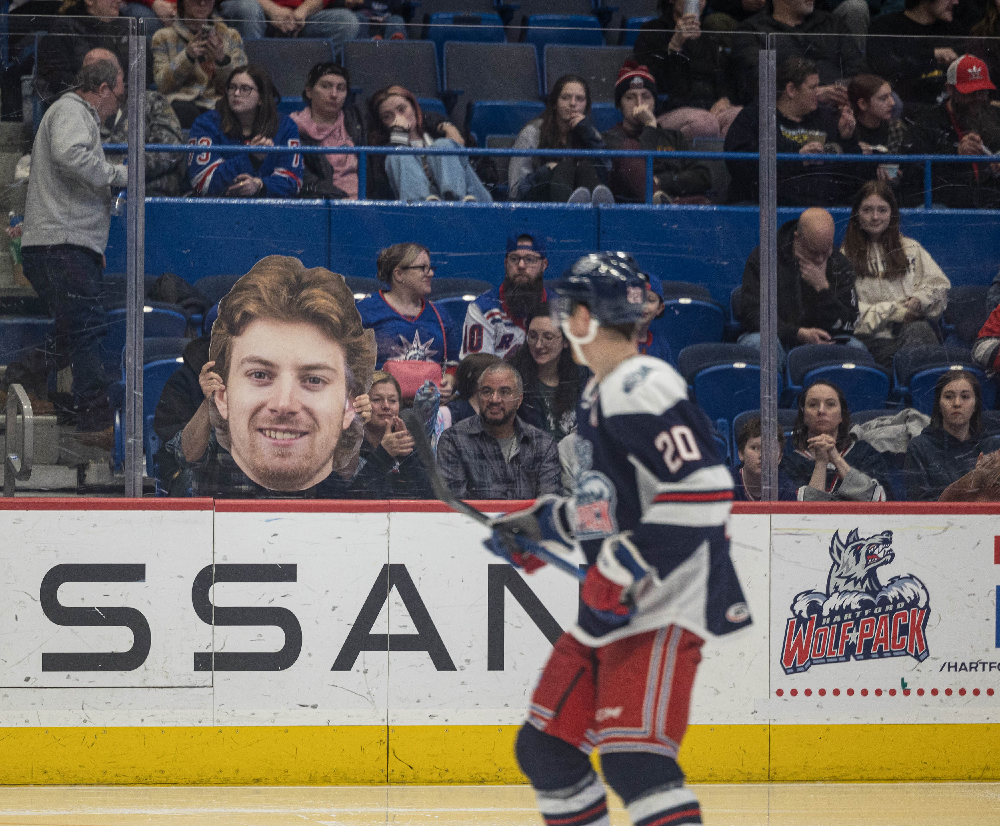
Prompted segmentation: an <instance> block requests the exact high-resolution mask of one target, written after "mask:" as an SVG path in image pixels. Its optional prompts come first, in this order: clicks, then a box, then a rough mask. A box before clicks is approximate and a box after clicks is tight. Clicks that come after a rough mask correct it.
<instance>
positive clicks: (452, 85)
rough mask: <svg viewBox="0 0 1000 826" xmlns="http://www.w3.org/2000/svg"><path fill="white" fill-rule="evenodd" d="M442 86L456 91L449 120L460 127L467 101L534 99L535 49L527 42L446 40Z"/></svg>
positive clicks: (463, 121)
mask: <svg viewBox="0 0 1000 826" xmlns="http://www.w3.org/2000/svg"><path fill="white" fill-rule="evenodd" d="M444 87H445V89H447V90H452V91H455V92H457V93H458V94H457V95H456V102H455V108H454V109H453V110H452V119H453V120H454V121H456V123H455V125H456V126H458V127H459V128H460V129H461V128H462V127H464V126H465V114H466V110H467V106H468V103H469V101H472V100H475V101H480V100H508V101H509V100H537V99H538V93H539V85H538V61H537V59H536V57H535V49H534V47H533V46H531V45H530V44H528V43H445V46H444ZM459 119H461V122H458V120H459ZM522 125H523V124H522Z"/></svg>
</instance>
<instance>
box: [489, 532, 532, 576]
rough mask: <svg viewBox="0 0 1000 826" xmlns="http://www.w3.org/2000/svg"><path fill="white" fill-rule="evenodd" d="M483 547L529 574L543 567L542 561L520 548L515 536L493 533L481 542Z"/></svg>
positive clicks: (517, 538)
mask: <svg viewBox="0 0 1000 826" xmlns="http://www.w3.org/2000/svg"><path fill="white" fill-rule="evenodd" d="M483 547H485V548H486V550H488V551H490V552H491V553H494V554H496V555H497V556H500V557H503V558H504V559H506V560H507V561H508V562H509V563H510V564H511V565H513V566H514V567H515V568H523V569H524V571H525V572H526V573H529V574H533V573H534V572H535V571H537V570H538V569H539V568H544V567H545V561H544V560H542V559H539V558H538V557H537V556H535V555H534V554H533V553H531V552H530V551H527V550H525V549H524V548H522V547H521V539H520V537H518V536H517V535H516V534H512V533H507V532H504V531H493V533H492V534H491V535H490V538H489V539H486V540H484V541H483Z"/></svg>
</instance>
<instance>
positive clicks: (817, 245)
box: [739, 207, 864, 367]
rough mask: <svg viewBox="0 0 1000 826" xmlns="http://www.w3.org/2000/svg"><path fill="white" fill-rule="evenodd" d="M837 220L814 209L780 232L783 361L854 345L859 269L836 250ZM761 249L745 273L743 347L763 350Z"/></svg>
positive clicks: (858, 344)
mask: <svg viewBox="0 0 1000 826" xmlns="http://www.w3.org/2000/svg"><path fill="white" fill-rule="evenodd" d="M833 235H834V224H833V216H832V215H830V213H829V212H827V211H826V210H825V209H820V208H818V207H813V208H812V209H807V210H805V212H803V213H802V214H801V215H800V216H799V217H798V219H797V220H794V221H788V222H787V223H785V224H783V225H782V226H781V228H780V229H779V230H778V289H777V295H778V360H779V362H780V363H781V366H782V367H783V366H784V361H785V353H786V352H787V351H788V350H790V349H791V348H792V347H797V346H798V345H800V344H834V343H836V344H850V345H852V346H855V347H861V348H862V349H864V345H863V344H862V343H861V342H860V341H858V340H857V339H856V338H854V336H853V335H851V334H852V333H853V332H854V324H855V322H856V321H857V320H858V297H857V294H856V293H855V291H854V270H853V268H852V267H851V264H850V262H849V261H848V260H847V258H845V257H844V256H843V255H842V254H841V253H840V252H838V251H837V250H835V249H834V246H833ZM760 277H761V273H760V247H757V248H756V249H754V250H753V252H751V253H750V257H749V258H747V263H746V267H745V268H744V270H743V291H742V313H741V316H740V321H741V322H742V323H743V327H744V329H746V330H747V332H746V333H745V334H744V335H742V336H741V337H740V340H739V341H740V344H747V345H750V346H753V347H757V348H759V347H760Z"/></svg>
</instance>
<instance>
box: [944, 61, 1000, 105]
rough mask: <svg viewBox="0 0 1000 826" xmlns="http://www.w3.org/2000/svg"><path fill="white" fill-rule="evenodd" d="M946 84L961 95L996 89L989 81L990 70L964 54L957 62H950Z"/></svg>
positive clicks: (980, 62) (981, 62)
mask: <svg viewBox="0 0 1000 826" xmlns="http://www.w3.org/2000/svg"><path fill="white" fill-rule="evenodd" d="M948 84H949V85H950V86H954V87H955V88H956V89H958V91H959V92H961V93H962V94H963V95H968V94H971V93H972V92H978V91H979V90H980V89H996V88H997V87H996V86H994V85H993V83H992V82H991V81H990V70H989V69H987V68H986V64H985V63H983V61H981V60H980V59H979V58H978V57H975V56H973V55H971V54H964V55H962V56H961V57H960V58H959V59H958V60H955V61H952V64H951V65H950V66H949V67H948Z"/></svg>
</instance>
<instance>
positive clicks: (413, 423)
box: [400, 410, 584, 581]
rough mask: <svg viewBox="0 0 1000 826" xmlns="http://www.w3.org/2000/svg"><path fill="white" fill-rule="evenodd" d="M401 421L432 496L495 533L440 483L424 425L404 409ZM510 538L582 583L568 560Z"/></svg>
mask: <svg viewBox="0 0 1000 826" xmlns="http://www.w3.org/2000/svg"><path fill="white" fill-rule="evenodd" d="M400 418H401V419H402V420H403V424H405V425H406V429H407V430H408V431H409V432H410V435H411V436H412V437H413V448H414V450H416V451H417V456H419V457H420V461H421V462H422V463H423V465H424V470H426V471H427V478H428V480H429V481H430V483H431V489H432V490H433V491H434V495H435V496H436V497H437V498H438V500H439V501H441V502H444V504H446V505H447V506H448V507H449V508H451V509H452V510H453V511H457V512H458V513H463V514H465V515H466V516H468V517H469V518H470V519H473V520H474V521H476V522H478V523H479V524H480V525H485V526H486V527H487V528H490V529H491V530H495V528H494V527H493V520H492V519H491V518H490V517H489V516H487V515H486V514H485V513H483V512H482V511H481V510H478V509H477V508H474V507H473V506H472V505H470V504H469V503H468V502H463V501H462V500H461V499H459V498H458V497H457V496H455V494H454V493H452V492H451V488H449V487H448V483H447V482H445V481H444V479H443V478H442V476H441V473H440V471H438V467H437V462H436V461H435V459H434V451H433V450H431V443H430V441H428V439H427V433H426V431H425V430H424V425H423V423H422V422H420V421H419V420H418V419H417V417H416V416H415V415H414V413H413V411H412V410H404V411H403V413H402V414H401V415H400ZM510 536H511V537H514V536H517V538H518V539H519V540H520V542H521V544H522V545H523V546H524V548H525V550H526V551H528V552H529V553H531V554H532V555H534V556H537V557H538V558H539V559H544V560H545V561H546V562H548V563H549V564H550V565H554V566H555V567H556V568H559V570H561V571H565V572H566V573H568V574H569V575H570V576H573V577H576V578H577V579H579V580H581V581H582V580H583V578H584V572H583V571H581V570H580V569H579V568H578V567H577V566H576V565H574V564H573V563H572V562H570V561H569V560H568V559H563V558H562V557H561V556H559V555H558V554H554V553H552V551H550V550H549V549H548V548H546V547H545V546H544V545H540V544H539V543H538V542H535V541H534V540H532V539H528V537H526V536H524V535H521V534H514V533H513V532H511V533H510Z"/></svg>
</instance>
